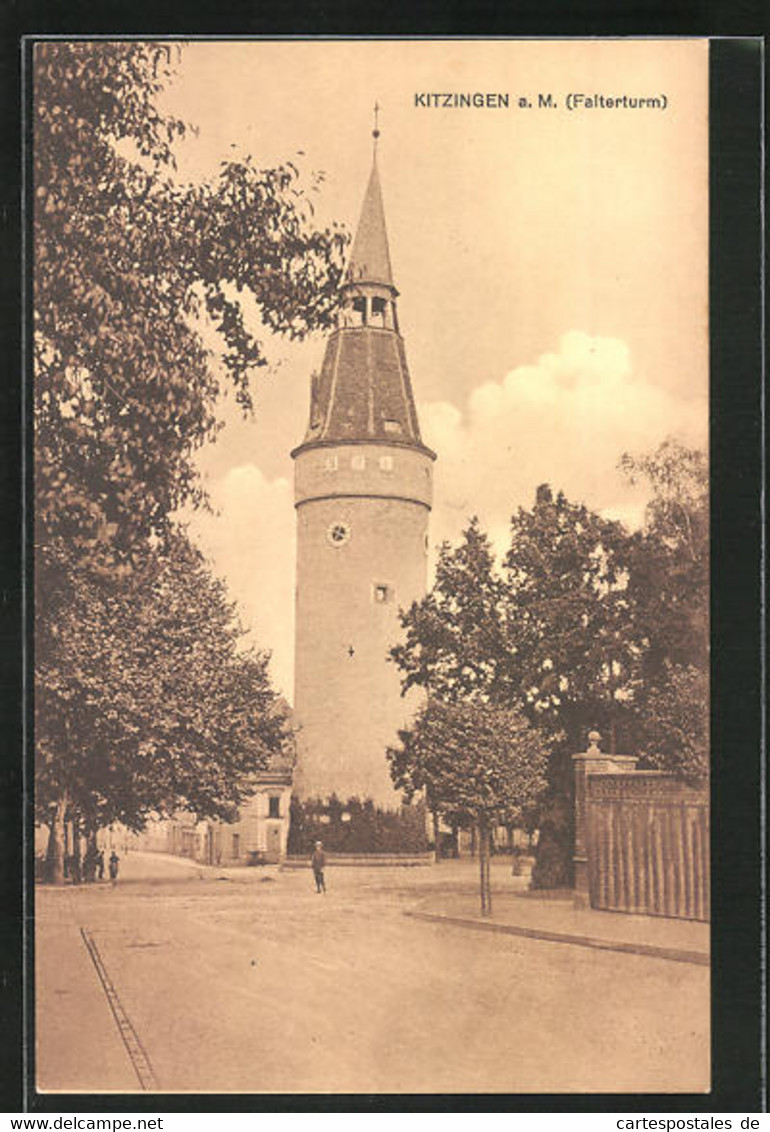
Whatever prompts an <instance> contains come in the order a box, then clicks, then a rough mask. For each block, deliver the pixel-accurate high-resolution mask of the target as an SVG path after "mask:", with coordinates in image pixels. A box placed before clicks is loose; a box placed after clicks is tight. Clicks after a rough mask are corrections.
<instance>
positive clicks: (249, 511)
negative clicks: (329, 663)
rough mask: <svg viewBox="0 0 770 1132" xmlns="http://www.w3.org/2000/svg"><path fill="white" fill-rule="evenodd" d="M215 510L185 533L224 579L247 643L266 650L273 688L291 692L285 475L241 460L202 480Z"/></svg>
mask: <svg viewBox="0 0 770 1132" xmlns="http://www.w3.org/2000/svg"><path fill="white" fill-rule="evenodd" d="M208 488H209V492H210V495H211V502H212V505H213V507H214V509H215V512H216V513H215V514H214V515H202V514H200V513H199V514H196V515H195V516H194V517H193V518H192V520H191V522H190V527H191V533H192V534H193V537H194V538H195V540H196V542H197V543H198V545H199V546H200V548H201V550H202V551H203V552H204V554H206V555H207V557H208V558H209V559H210V560H211V562H212V565H213V568H214V571H215V573H216V574H217V575H218V576H219V577H222V578H224V579H225V580H226V582H227V587H228V591H229V594H230V597H231V598H233V599H234V600H235V601H237V603H238V607H239V611H240V614H241V618H242V621H243V623H244V625H245V626H246V627H247V628H248V629H249V630H251V636H252V638H253V643H254V644H255V645H257V646H258V647H260V648H264V649H269V650H271V651H272V654H273V655H272V660H271V666H270V667H271V673H272V677H273V682H274V684H275V686H276V687H277V688H278V689H279V690H280V691H281V692H283V694H284V695H286V696H287V698H289V699H291V697H292V688H293V681H294V676H293V670H294V554H295V551H294V546H295V532H294V508H293V505H292V504H293V496H292V489H291V485H290V484H289V481H288V480H287V479H285V478H283V477H278V478H276V479H272V480H271V479H268V478H267V477H266V476H265V475H264V474H263V473H262V471H261V470H260V468H258V467H257V465H256V464H251V463H247V464H239V465H237V466H236V467H234V468H231V469H230V471H228V472H227V473H226V474H225V475H224V476H222V477H221V478H219V479H217V480H214V481H213V482H211V483H209V484H208Z"/></svg>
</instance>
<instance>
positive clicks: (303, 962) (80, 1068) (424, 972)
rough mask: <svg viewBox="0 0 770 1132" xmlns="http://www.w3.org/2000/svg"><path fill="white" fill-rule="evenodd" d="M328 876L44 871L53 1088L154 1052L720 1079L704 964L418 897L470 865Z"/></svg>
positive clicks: (237, 1070) (324, 1085)
mask: <svg viewBox="0 0 770 1132" xmlns="http://www.w3.org/2000/svg"><path fill="white" fill-rule="evenodd" d="M509 868H510V866H508V868H507V869H505V870H502V869H500V870H498V872H499V875H498V874H496V873H495V871H494V870H493V886H502V885H504V884H505V883H506V878H507V877H508V873H509ZM327 883H328V893H327V894H326V895H325V896H319V895H317V894H316V893H315V890H314V886H313V883H312V876H311V874H310V872H309V871H306V870H286V871H282V872H280V873H277V872H275V871H269V872H268V871H263V870H258V869H244V870H241V871H240V873H238V872H236V871H235V870H231V871H229V872H228V874H227V876H226V877H222V878H221V879H220V878H218V877H217V873H216V871H215V870H201V869H198V868H196V866H194V865H193V864H192V863H190V862H182V861H173V860H170V859H169V858H153V857H152V856H150V855H145V854H131V855H129V856H128V857H126V858H124V861H123V864H122V872H121V877H120V880H119V883H118V884H117V885H116V886H115V887H112V886H110V885H109V884H106V883H105V884H99V885H92V886H83V887H80V888H66V889H61V890H54V889H50V888H44V889H39V890H38V892H37V893H36V898H37V911H36V916H37V932H38V936H37V938H38V943H37V1010H38V1020H37V1057H38V1063H37V1080H38V1087H39V1088H41V1089H43V1090H46V1091H59V1090H63V1091H93V1092H98V1091H104V1090H116V1091H122V1092H131V1091H138V1090H140V1089H141V1088H142V1084H141V1078H142V1072H141V1064H140V1065H139V1066H138V1065H137V1061H139V1062H141V1060H142V1058H144V1067H145V1087H150V1088H152V1089H157V1090H159V1091H161V1092H171V1093H175V1092H238V1093H258V1092H279V1093H283V1092H300V1093H302V1092H331V1093H361V1092H367V1093H392V1092H397V1093H400V1092H405V1093H434V1092H435V1093H445V1092H461V1093H466V1092H505V1093H531V1092H536V1093H538V1092H697V1091H704V1090H706V1089H708V1084H709V1082H708V1072H709V1070H708V1057H709V1017H708V994H709V973H708V969H707V968H705V967H699V966H694V965H690V964H687V963H678V962H671V961H667V960H664V959H659V958H650V957H647V956H642V955H635V954H621V953H617V952H612V951H606V950H605V951H597V950H592V949H591V948H587V947H578V946H572V945H569V944H564V943H553V942H547V941H544V940H540V939H524V938H514V937H511V936H507V935H500V934H494V933H489V934H487V933H481V932H476V931H468V930H465V929H464V928H462V927H453V926H450V925H445V924H435V923H428V922H424V921H420V920H415V919H411V918H409V917H407V916H405V915H404V912H405V911H406V910H408V909H411V908H416V907H419V906H420V904H421V902H424V901H425V900H426V899H427V898H429V897H431V898H433V899H435V897H436V894H437V893H438V894H441V893H442V892H443V891H446V890H447V889H448V888H454V889H456V890H457V891H458V892H459V891H465V892H467V891H469V890H472V889H473V886H474V885H475V883H476V873H475V868H474V867H473V863H472V862H447V863H442V864H441V865H440V866H438V867H435V868H415V869H398V868H381V869H375V868H371V869H352V868H348V869H345V868H336V869H335V868H330V869H329V870H328V872H327ZM604 915H611V913H604ZM81 929H82V933H81ZM83 933H84V934H83ZM87 940H90V941H92V942H93V944H94V945H95V947H96V952H97V955H98V957H99V958H100V960H101V964H102V967H103V972H104V978H105V979H106V980H107V985H106V986H105V984H104V982H103V980H101V981H100V975H99V974H98V972H97V968H96V960H94V961H93V962H92V958H93V956H91V955H90V954H89V951H88V947H87V943H86V941H87ZM110 995H112V996H113V998H114V999H115V1000H116V1002H115V1003H113V1005H112V1007H111V1006H110V1003H109V1001H108V999H109V998H110ZM68 1010H69V1011H70V1012H71V1016H72V1017H77V1020H78V1021H77V1025H76V1027H75V1028H74V1029H72V1028H70V1027H69V1025H68V1024H66V1018H67V1011H68ZM116 1011H117V1014H116ZM117 1017H122V1018H125V1019H127V1020H129V1022H130V1028H131V1031H130V1033H129V1038H126V1036H125V1033H124V1035H123V1037H122V1038H121V1035H120V1033H119V1030H118V1025H117V1022H116V1018H117ZM63 1020H64V1021H63ZM131 1033H133V1035H134V1036H135V1038H136V1039H137V1040H138V1046H139V1053H137V1050H136V1048H135V1047H136V1045H137V1042H136V1041H134V1039H133V1038H131V1036H130V1035H131ZM132 1050H133V1052H132ZM150 1070H151V1074H152V1077H151V1083H150V1085H149V1086H147V1072H148V1071H150Z"/></svg>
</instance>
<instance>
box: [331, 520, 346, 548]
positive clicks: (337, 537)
mask: <svg viewBox="0 0 770 1132" xmlns="http://www.w3.org/2000/svg"><path fill="white" fill-rule="evenodd" d="M326 538H327V539H328V541H329V542H330V543H331V544H332V546H344V545H345V543H346V542H347V541H348V539H349V538H350V527H349V525H348V524H347V523H343V522H342V521H341V520H338V521H337V522H336V523H332V525H331V526H330V527H329V529H328V530H327V532H326Z"/></svg>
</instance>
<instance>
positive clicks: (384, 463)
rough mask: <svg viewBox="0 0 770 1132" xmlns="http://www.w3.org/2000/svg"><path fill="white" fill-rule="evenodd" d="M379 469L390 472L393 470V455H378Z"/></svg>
mask: <svg viewBox="0 0 770 1132" xmlns="http://www.w3.org/2000/svg"><path fill="white" fill-rule="evenodd" d="M380 470H381V471H383V472H392V471H393V457H392V456H380Z"/></svg>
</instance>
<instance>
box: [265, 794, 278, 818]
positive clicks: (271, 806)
mask: <svg viewBox="0 0 770 1132" xmlns="http://www.w3.org/2000/svg"><path fill="white" fill-rule="evenodd" d="M267 816H268V817H269V818H279V817H280V816H281V796H280V794H271V795H270V797H269V799H268V811H267Z"/></svg>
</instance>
